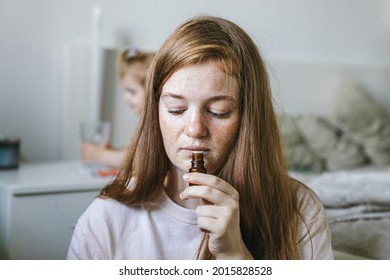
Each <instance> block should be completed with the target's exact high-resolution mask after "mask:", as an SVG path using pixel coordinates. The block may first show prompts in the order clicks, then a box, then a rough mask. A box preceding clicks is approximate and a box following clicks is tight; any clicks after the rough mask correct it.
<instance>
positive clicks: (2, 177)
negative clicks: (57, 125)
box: [0, 161, 114, 195]
mask: <svg viewBox="0 0 390 280" xmlns="http://www.w3.org/2000/svg"><path fill="white" fill-rule="evenodd" d="M113 179H114V177H100V176H98V175H93V174H91V172H86V168H85V165H84V164H83V163H82V162H80V161H55V162H39V163H38V162H37V163H21V164H20V166H19V168H18V169H15V170H0V190H1V191H6V192H10V193H11V194H13V195H30V194H39V193H57V192H74V191H91V190H101V189H102V188H103V187H104V186H105V185H106V184H107V183H108V182H110V181H112V180H113Z"/></svg>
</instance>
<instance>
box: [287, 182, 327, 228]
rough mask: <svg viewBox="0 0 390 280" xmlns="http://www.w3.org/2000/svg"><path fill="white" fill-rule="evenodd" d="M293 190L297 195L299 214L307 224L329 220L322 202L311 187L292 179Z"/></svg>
mask: <svg viewBox="0 0 390 280" xmlns="http://www.w3.org/2000/svg"><path fill="white" fill-rule="evenodd" d="M292 188H293V191H294V193H295V195H296V200H297V209H298V212H299V213H300V215H301V216H302V218H303V219H304V220H305V222H306V223H307V224H310V223H313V222H315V221H318V220H322V219H325V220H326V219H327V217H326V213H325V209H324V206H323V204H322V202H321V200H320V199H319V198H318V196H317V194H316V193H315V192H314V191H313V190H311V189H310V187H308V186H306V185H305V184H303V183H301V182H300V181H298V180H295V179H292Z"/></svg>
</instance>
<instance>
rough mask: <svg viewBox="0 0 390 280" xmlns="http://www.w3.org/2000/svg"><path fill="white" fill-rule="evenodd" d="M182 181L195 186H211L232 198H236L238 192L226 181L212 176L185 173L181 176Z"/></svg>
mask: <svg viewBox="0 0 390 280" xmlns="http://www.w3.org/2000/svg"><path fill="white" fill-rule="evenodd" d="M183 179H184V180H185V181H186V182H188V183H192V184H196V185H205V186H212V187H213V188H216V189H218V190H220V191H222V192H224V193H226V194H228V195H230V196H233V197H235V196H238V192H237V190H236V189H235V188H233V187H232V186H231V185H230V184H228V183H227V182H226V181H224V180H222V179H221V178H218V177H217V176H215V175H212V174H204V173H198V172H193V173H185V174H184V175H183Z"/></svg>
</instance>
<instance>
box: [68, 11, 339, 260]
mask: <svg viewBox="0 0 390 280" xmlns="http://www.w3.org/2000/svg"><path fill="white" fill-rule="evenodd" d="M193 151H202V152H203V153H204V158H205V166H206V168H207V171H208V174H203V173H188V170H189V168H190V166H191V155H192V152H193ZM189 183H191V186H189ZM68 258H69V259H193V258H197V259H332V258H333V254H332V250H331V240H330V231H329V227H328V224H327V219H326V215H325V212H324V209H323V206H322V205H321V203H320V201H319V200H318V198H317V196H316V195H315V194H314V193H313V192H312V191H310V190H309V189H308V188H307V187H305V186H304V185H302V184H300V183H299V182H297V181H295V180H294V179H292V178H290V177H289V176H288V173H287V169H286V164H285V159H284V157H283V154H282V143H281V139H280V135H279V130H278V124H277V121H276V117H275V113H274V110H273V105H272V97H271V91H270V85H269V80H268V76H267V71H266V67H265V64H264V61H263V60H262V58H261V56H260V54H259V51H258V49H257V47H256V45H255V44H254V42H253V41H252V39H251V38H250V37H249V36H248V35H247V34H246V33H245V32H244V31H243V30H242V29H241V28H240V27H238V26H237V25H236V24H234V23H232V22H230V21H228V20H225V19H221V18H216V17H196V18H193V19H190V20H189V21H187V22H185V23H184V24H183V25H181V26H180V27H178V28H177V29H176V30H175V31H174V32H173V34H172V35H171V36H170V37H169V38H168V39H167V41H166V42H165V43H164V44H163V46H162V47H161V49H160V50H159V52H158V53H157V54H156V57H155V58H154V60H153V62H152V65H151V69H150V72H149V74H148V86H147V95H146V100H145V108H144V110H143V112H142V115H141V120H140V122H139V127H138V130H137V132H136V134H135V135H134V137H133V139H132V144H131V145H130V146H129V150H128V151H127V156H126V160H125V164H124V165H123V168H122V169H121V170H120V174H119V176H118V177H117V178H116V179H115V180H114V181H113V182H112V183H110V184H109V185H107V186H106V187H105V188H104V189H103V191H102V192H101V195H100V197H99V198H97V199H96V200H95V201H94V202H93V203H92V204H91V205H90V207H89V208H88V209H87V210H86V212H85V213H84V214H83V215H82V217H81V218H80V219H79V221H78V223H77V226H76V228H75V231H74V234H73V238H72V241H71V244H70V248H69V252H68Z"/></svg>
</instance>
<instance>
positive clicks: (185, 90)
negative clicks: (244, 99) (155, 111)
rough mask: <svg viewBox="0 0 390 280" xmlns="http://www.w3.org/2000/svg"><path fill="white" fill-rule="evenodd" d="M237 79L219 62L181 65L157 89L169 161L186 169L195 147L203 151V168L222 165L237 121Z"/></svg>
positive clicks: (231, 146)
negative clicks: (222, 68) (160, 89)
mask: <svg viewBox="0 0 390 280" xmlns="http://www.w3.org/2000/svg"><path fill="white" fill-rule="evenodd" d="M238 92H239V90H238V83H237V81H236V79H235V78H234V77H232V76H230V75H227V74H226V73H225V72H223V71H222V70H221V69H220V68H219V67H218V64H217V63H216V62H214V61H210V62H207V63H204V64H197V65H190V66H187V67H183V68H181V69H179V70H178V71H176V72H175V73H173V75H172V76H171V77H170V78H169V79H168V80H167V82H166V83H165V84H164V86H163V88H162V93H161V97H160V100H159V122H160V129H161V133H162V137H163V142H164V147H165V150H166V152H167V155H168V157H169V159H170V161H171V162H172V164H173V165H174V166H175V167H176V168H178V169H181V170H182V171H185V172H187V171H188V169H189V168H190V165H191V155H192V151H194V150H201V151H203V152H204V155H205V165H206V168H207V171H208V173H215V172H216V171H218V170H219V169H220V168H222V167H223V164H224V163H225V161H226V159H227V157H228V155H229V154H230V152H231V150H232V148H233V145H234V142H235V140H236V137H237V133H238V129H239V125H240V113H239V107H238V100H239V96H238Z"/></svg>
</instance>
